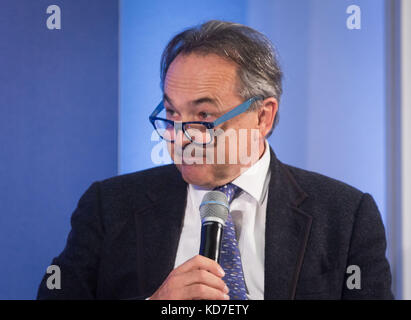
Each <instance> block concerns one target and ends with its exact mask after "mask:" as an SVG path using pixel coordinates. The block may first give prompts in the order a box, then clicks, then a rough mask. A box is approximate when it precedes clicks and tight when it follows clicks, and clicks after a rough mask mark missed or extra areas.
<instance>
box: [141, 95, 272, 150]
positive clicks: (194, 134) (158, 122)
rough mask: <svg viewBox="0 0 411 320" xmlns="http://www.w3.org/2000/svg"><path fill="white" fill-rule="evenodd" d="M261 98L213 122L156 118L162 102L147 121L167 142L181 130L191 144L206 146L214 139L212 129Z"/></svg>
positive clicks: (249, 100) (242, 105) (252, 99)
mask: <svg viewBox="0 0 411 320" xmlns="http://www.w3.org/2000/svg"><path fill="white" fill-rule="evenodd" d="M263 99H264V98H263V97H261V96H256V97H252V98H250V99H248V100H247V101H245V102H243V103H242V104H240V105H238V106H237V107H235V108H234V109H232V110H231V111H229V112H227V113H225V114H224V115H222V116H221V117H219V118H218V119H216V120H215V121H213V122H206V121H189V122H176V121H172V120H168V119H163V118H159V117H157V115H158V114H159V113H160V112H161V111H162V110H163V109H164V101H161V102H160V103H159V104H158V106H157V107H156V108H155V109H154V111H153V112H152V113H151V115H150V117H149V120H150V122H151V124H152V125H153V127H154V129H155V130H156V131H157V133H158V135H159V136H160V137H161V138H162V139H164V140H166V141H168V142H174V141H175V137H176V135H177V133H178V131H179V130H183V133H184V135H185V136H186V137H187V138H188V139H189V140H190V141H191V142H193V143H195V144H199V145H206V144H209V143H211V142H212V141H213V139H214V128H215V127H217V126H218V125H220V124H222V123H223V122H225V121H227V120H230V119H232V118H234V117H236V116H238V115H239V114H241V113H243V112H245V111H247V110H248V109H249V108H250V106H251V105H252V103H253V102H255V101H257V100H263Z"/></svg>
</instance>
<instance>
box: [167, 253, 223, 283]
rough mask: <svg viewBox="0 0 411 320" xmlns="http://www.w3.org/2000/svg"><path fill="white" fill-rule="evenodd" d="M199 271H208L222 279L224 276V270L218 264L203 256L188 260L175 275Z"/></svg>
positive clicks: (177, 269) (175, 271)
mask: <svg viewBox="0 0 411 320" xmlns="http://www.w3.org/2000/svg"><path fill="white" fill-rule="evenodd" d="M198 269H203V270H207V271H209V272H211V273H213V274H214V275H216V276H217V277H220V278H222V277H223V276H224V270H223V268H221V267H220V265H219V264H218V263H217V262H215V261H214V260H212V259H210V258H207V257H204V256H201V255H196V256H195V257H193V258H191V259H190V260H187V261H186V262H184V263H183V264H182V265H180V266H179V267H177V268H176V269H174V270H173V273H174V274H180V273H186V272H189V271H192V270H198Z"/></svg>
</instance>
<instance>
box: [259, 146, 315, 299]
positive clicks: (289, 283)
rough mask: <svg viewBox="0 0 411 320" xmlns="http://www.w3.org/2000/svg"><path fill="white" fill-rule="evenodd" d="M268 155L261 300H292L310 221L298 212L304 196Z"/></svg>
mask: <svg viewBox="0 0 411 320" xmlns="http://www.w3.org/2000/svg"><path fill="white" fill-rule="evenodd" d="M270 152H271V161H270V170H271V180H270V184H269V190H268V202H267V213H266V230H265V262H264V263H265V276H264V298H265V299H267V300H271V299H294V297H295V291H296V286H297V281H298V277H299V273H300V270H301V266H302V262H303V258H304V253H305V249H306V246H307V242H308V236H309V233H310V229H311V222H312V217H311V216H310V215H308V214H307V213H305V212H304V211H302V210H301V209H300V208H299V207H300V205H301V203H302V202H303V201H304V200H305V199H306V198H307V194H306V193H305V192H304V191H303V190H302V189H301V187H300V186H299V185H298V183H297V182H296V181H295V179H294V177H293V176H292V174H291V172H290V171H289V169H288V168H287V166H285V165H284V164H282V163H281V162H280V161H279V160H278V159H277V157H276V155H275V154H274V152H273V150H272V149H271V148H270Z"/></svg>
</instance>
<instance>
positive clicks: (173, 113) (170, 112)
mask: <svg viewBox="0 0 411 320" xmlns="http://www.w3.org/2000/svg"><path fill="white" fill-rule="evenodd" d="M166 114H167V117H172V116H174V115H175V111H174V110H173V109H166Z"/></svg>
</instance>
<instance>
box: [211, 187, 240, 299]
mask: <svg viewBox="0 0 411 320" xmlns="http://www.w3.org/2000/svg"><path fill="white" fill-rule="evenodd" d="M214 190H217V191H221V192H223V193H224V194H225V195H226V196H227V199H228V203H231V201H232V200H233V199H234V197H235V196H236V193H237V191H239V190H240V188H239V187H237V186H235V185H233V184H231V183H229V184H226V185H224V186H221V187H217V188H215V189H214ZM221 247H222V248H221V253H220V265H221V266H222V267H223V269H224V272H225V276H224V278H223V280H224V282H225V283H226V285H227V287H228V288H229V289H230V292H229V293H228V294H229V296H230V299H231V300H247V295H246V292H247V291H246V288H245V281H244V275H243V268H242V264H241V256H240V250H239V249H238V244H237V239H236V236H235V227H234V223H233V219H232V217H231V213H229V214H228V218H227V221H226V226H225V228H224V234H223V242H222V245H221Z"/></svg>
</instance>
